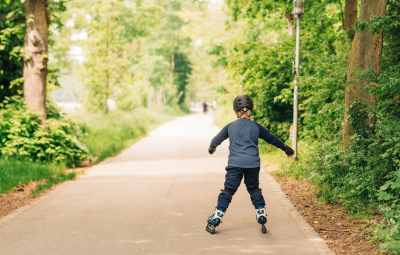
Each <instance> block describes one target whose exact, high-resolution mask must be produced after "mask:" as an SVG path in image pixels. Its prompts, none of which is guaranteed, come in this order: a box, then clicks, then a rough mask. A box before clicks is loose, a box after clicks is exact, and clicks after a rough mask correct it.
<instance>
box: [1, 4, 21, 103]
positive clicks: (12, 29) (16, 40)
mask: <svg viewBox="0 0 400 255" xmlns="http://www.w3.org/2000/svg"><path fill="white" fill-rule="evenodd" d="M0 16H1V17H2V19H0V102H1V101H3V99H4V98H5V97H6V96H12V95H16V94H18V93H20V94H21V93H22V90H21V83H20V82H13V81H16V80H17V79H20V78H21V77H22V70H23V64H24V62H23V59H22V56H21V51H22V45H23V43H24V34H25V10H24V8H23V3H22V2H20V1H1V2H0ZM4 16H5V19H4Z"/></svg>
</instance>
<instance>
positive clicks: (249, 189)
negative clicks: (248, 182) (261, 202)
mask: <svg viewBox="0 0 400 255" xmlns="http://www.w3.org/2000/svg"><path fill="white" fill-rule="evenodd" d="M247 191H248V192H249V194H250V195H253V194H254V193H256V192H258V191H261V189H260V188H259V187H257V188H253V189H251V188H247Z"/></svg>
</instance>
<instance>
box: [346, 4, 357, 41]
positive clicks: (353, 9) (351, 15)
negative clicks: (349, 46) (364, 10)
mask: <svg viewBox="0 0 400 255" xmlns="http://www.w3.org/2000/svg"><path fill="white" fill-rule="evenodd" d="M356 19H357V0H346V3H345V10H344V21H343V29H344V30H346V31H349V38H350V39H351V40H353V39H354V35H355V33H354V32H353V31H352V28H353V26H354V23H355V22H356Z"/></svg>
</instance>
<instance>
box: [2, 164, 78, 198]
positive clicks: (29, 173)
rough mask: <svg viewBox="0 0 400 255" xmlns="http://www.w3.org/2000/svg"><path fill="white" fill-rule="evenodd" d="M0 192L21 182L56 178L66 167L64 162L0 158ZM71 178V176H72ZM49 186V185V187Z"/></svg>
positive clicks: (4, 191) (7, 190)
mask: <svg viewBox="0 0 400 255" xmlns="http://www.w3.org/2000/svg"><path fill="white" fill-rule="evenodd" d="M0 169H1V171H0V193H6V194H7V193H8V192H9V191H10V190H12V189H13V188H15V187H16V186H18V185H21V184H27V183H29V182H31V181H40V180H43V179H46V180H47V179H50V178H51V177H52V176H54V178H56V177H57V176H60V175H62V172H63V170H65V169H66V165H65V164H59V163H38V162H31V161H29V160H26V159H13V158H10V159H5V158H1V159H0ZM72 178H73V177H72ZM51 186H52V185H51ZM51 186H50V187H51Z"/></svg>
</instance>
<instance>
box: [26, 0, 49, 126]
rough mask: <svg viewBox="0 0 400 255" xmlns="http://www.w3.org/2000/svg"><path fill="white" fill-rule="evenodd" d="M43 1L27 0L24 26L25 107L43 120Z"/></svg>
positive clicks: (45, 39)
mask: <svg viewBox="0 0 400 255" xmlns="http://www.w3.org/2000/svg"><path fill="white" fill-rule="evenodd" d="M48 4H49V3H48V1H46V0H26V1H25V12H26V17H27V24H26V29H25V39H24V51H25V57H24V62H25V63H24V99H25V101H26V104H27V105H28V107H30V108H32V109H33V110H34V111H36V112H40V113H41V116H42V123H43V122H44V121H45V120H46V76H47V61H48V55H47V54H48V35H49V33H48V26H49V13H48V12H46V8H47V7H48Z"/></svg>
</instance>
